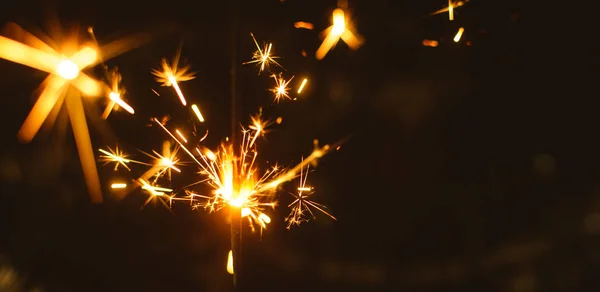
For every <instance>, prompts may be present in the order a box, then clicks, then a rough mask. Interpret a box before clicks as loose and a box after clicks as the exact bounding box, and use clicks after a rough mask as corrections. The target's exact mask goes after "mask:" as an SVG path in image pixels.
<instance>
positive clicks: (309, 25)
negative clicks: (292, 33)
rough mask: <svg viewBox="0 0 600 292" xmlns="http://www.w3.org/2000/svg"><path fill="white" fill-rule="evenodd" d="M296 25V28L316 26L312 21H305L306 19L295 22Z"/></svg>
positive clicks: (309, 28)
mask: <svg viewBox="0 0 600 292" xmlns="http://www.w3.org/2000/svg"><path fill="white" fill-rule="evenodd" d="M294 27H295V28H304V29H308V30H311V29H313V28H314V26H313V24H312V23H310V22H304V21H297V22H294Z"/></svg>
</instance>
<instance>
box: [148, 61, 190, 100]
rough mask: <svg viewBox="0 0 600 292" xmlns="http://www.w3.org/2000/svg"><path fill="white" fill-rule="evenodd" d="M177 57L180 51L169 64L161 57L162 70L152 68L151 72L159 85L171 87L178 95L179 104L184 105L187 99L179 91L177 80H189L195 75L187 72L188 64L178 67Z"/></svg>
mask: <svg viewBox="0 0 600 292" xmlns="http://www.w3.org/2000/svg"><path fill="white" fill-rule="evenodd" d="M179 57H180V53H179V52H178V53H177V54H176V55H175V58H173V62H172V63H171V64H169V63H168V62H167V60H166V59H164V58H163V59H161V67H162V70H157V69H153V70H152V74H154V75H155V76H156V81H157V82H159V83H161V86H171V87H173V89H174V90H175V92H176V93H177V96H179V100H180V101H181V104H183V106H186V105H187V101H186V100H185V97H184V96H183V92H181V88H179V82H183V81H189V80H192V79H194V78H196V77H195V76H194V74H193V73H191V72H188V71H189V70H190V66H189V65H186V66H183V67H181V68H179ZM157 95H158V94H157Z"/></svg>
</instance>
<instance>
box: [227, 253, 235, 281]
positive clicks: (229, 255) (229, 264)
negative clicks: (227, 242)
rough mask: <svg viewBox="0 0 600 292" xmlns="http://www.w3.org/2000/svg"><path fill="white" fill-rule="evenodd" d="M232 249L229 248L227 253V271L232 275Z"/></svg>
mask: <svg viewBox="0 0 600 292" xmlns="http://www.w3.org/2000/svg"><path fill="white" fill-rule="evenodd" d="M233 272H234V271H233V251H232V250H229V253H228V254H227V273H229V274H230V275H233Z"/></svg>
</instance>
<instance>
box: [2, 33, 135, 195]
mask: <svg viewBox="0 0 600 292" xmlns="http://www.w3.org/2000/svg"><path fill="white" fill-rule="evenodd" d="M5 31H6V32H7V33H10V34H12V35H15V36H17V37H18V38H19V39H20V40H21V41H22V43H21V42H18V41H16V40H12V39H9V38H6V37H3V36H0V58H3V59H6V60H9V61H12V62H15V63H19V64H22V65H25V66H29V67H32V68H34V69H38V70H41V71H45V72H47V73H49V76H48V77H47V78H46V79H45V80H44V82H43V84H42V86H41V89H42V92H41V94H40V96H39V97H38V99H37V101H36V102H35V104H34V105H33V107H32V109H31V112H30V113H29V115H28V116H27V118H26V119H25V121H24V122H23V125H22V126H21V129H20V130H19V132H18V134H17V136H18V138H19V139H20V140H21V141H22V142H25V143H27V142H30V141H31V140H32V139H33V138H34V137H35V135H36V134H37V133H38V131H39V130H40V127H41V126H42V124H43V123H44V122H45V121H48V124H50V125H53V124H54V120H55V119H56V116H57V115H54V114H52V115H50V113H51V112H53V109H57V110H56V111H55V112H58V110H59V109H60V107H61V106H62V105H63V103H64V104H65V105H66V108H67V114H68V116H69V121H70V123H71V127H72V129H73V134H74V136H75V142H76V145H77V150H78V152H79V159H80V162H81V166H82V169H83V174H84V177H85V182H86V185H87V188H88V193H89V195H90V198H91V200H92V202H94V203H101V202H102V201H103V198H102V192H101V188H100V181H99V178H98V173H97V169H96V163H95V159H94V152H93V149H92V147H91V141H90V137H89V130H88V128H87V121H86V116H85V113H84V111H83V104H82V101H81V94H84V95H87V96H98V95H100V92H101V91H100V89H101V86H100V83H99V82H98V81H96V80H94V79H92V78H90V77H89V76H88V75H87V74H85V73H83V72H82V71H81V70H84V69H86V68H88V67H92V66H94V65H96V64H97V63H99V59H100V58H99V55H100V54H101V55H102V57H103V58H104V59H105V60H106V59H110V58H112V57H115V56H117V55H119V54H121V53H123V52H125V51H127V50H129V49H131V48H132V47H133V45H138V44H141V43H143V42H142V41H141V39H140V38H139V37H137V36H136V37H133V38H129V40H130V41H128V42H124V39H119V40H116V41H114V42H111V43H108V44H106V45H105V46H102V47H101V48H99V49H95V48H97V43H95V41H94V42H93V43H91V44H86V43H83V42H82V41H81V40H80V39H79V35H78V33H77V32H76V31H74V32H75V33H71V34H69V33H68V32H65V31H63V29H62V28H61V27H59V26H55V27H51V28H50V30H49V31H51V32H55V35H53V37H49V36H46V35H44V36H41V38H38V37H36V36H34V35H33V34H31V33H29V32H27V31H26V30H24V29H23V28H21V27H20V26H18V25H17V24H15V23H8V24H7V25H6V29H5ZM41 39H44V40H49V41H48V43H45V42H44V41H42V40H41ZM58 40H60V41H58ZM90 46H91V47H90ZM73 88H76V89H77V90H74V89H73Z"/></svg>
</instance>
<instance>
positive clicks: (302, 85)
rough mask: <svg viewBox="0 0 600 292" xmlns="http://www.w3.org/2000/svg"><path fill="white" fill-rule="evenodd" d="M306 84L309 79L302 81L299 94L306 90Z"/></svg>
mask: <svg viewBox="0 0 600 292" xmlns="http://www.w3.org/2000/svg"><path fill="white" fill-rule="evenodd" d="M306 82H308V79H307V78H304V80H302V83H301V84H300V87H299V88H298V94H300V93H301V92H302V90H303V89H304V86H305V85H306Z"/></svg>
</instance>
